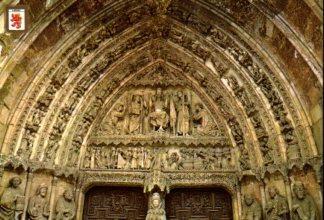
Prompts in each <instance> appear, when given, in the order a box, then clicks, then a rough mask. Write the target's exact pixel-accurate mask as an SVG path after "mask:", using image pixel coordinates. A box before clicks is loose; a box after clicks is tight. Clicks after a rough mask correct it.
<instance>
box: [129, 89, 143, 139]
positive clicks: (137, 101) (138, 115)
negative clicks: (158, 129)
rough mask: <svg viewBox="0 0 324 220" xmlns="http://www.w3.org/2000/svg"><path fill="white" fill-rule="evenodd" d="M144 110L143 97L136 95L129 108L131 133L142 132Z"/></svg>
mask: <svg viewBox="0 0 324 220" xmlns="http://www.w3.org/2000/svg"><path fill="white" fill-rule="evenodd" d="M142 109H143V101H142V97H141V96H139V95H134V96H133V98H132V103H131V105H130V108H129V129H128V130H129V133H130V134H139V133H140V132H141V130H142V126H141V121H142Z"/></svg>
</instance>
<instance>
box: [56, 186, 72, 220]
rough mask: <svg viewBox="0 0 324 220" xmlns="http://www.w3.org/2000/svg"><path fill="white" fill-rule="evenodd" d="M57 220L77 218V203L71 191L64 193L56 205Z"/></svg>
mask: <svg viewBox="0 0 324 220" xmlns="http://www.w3.org/2000/svg"><path fill="white" fill-rule="evenodd" d="M55 212H56V217H55V220H73V219H74V218H75V202H74V198H73V192H72V190H71V189H67V190H65V191H64V193H63V195H62V196H61V197H60V198H59V199H58V200H57V203H56V208H55Z"/></svg>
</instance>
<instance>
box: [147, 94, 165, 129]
mask: <svg viewBox="0 0 324 220" xmlns="http://www.w3.org/2000/svg"><path fill="white" fill-rule="evenodd" d="M166 103H167V101H166V100H164V99H163V94H162V90H161V88H158V89H157V90H156V94H155V97H153V103H152V105H153V109H154V111H153V112H151V113H150V118H151V124H152V125H153V127H154V131H155V130H157V131H159V132H163V131H164V129H165V128H166V127H167V125H168V123H169V115H168V113H167V112H166V111H165V107H166Z"/></svg>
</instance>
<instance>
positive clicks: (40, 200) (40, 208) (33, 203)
mask: <svg viewBox="0 0 324 220" xmlns="http://www.w3.org/2000/svg"><path fill="white" fill-rule="evenodd" d="M47 191H48V187H47V185H45V184H41V185H40V186H39V187H38V189H37V191H36V195H35V196H33V197H31V198H30V200H29V204H28V219H29V220H30V219H32V220H46V219H48V216H49V206H48V202H47V198H46V197H47Z"/></svg>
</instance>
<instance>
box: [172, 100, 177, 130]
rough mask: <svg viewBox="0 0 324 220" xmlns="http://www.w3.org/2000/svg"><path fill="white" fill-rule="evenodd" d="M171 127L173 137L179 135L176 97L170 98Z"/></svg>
mask: <svg viewBox="0 0 324 220" xmlns="http://www.w3.org/2000/svg"><path fill="white" fill-rule="evenodd" d="M170 127H171V132H172V134H173V135H176V133H177V110H176V105H175V103H174V95H173V94H171V96H170Z"/></svg>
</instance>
